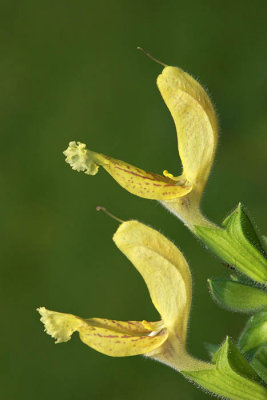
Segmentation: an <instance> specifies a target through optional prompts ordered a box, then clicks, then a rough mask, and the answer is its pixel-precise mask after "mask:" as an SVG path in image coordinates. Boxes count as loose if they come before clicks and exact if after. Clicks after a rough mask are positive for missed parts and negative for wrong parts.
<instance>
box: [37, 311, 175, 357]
mask: <svg viewBox="0 0 267 400" xmlns="http://www.w3.org/2000/svg"><path fill="white" fill-rule="evenodd" d="M38 311H39V313H40V314H41V321H42V322H43V324H44V325H45V331H46V332H47V333H48V334H49V335H51V336H52V337H53V338H55V339H57V340H56V343H61V342H67V341H68V340H70V338H71V335H72V334H73V332H75V331H78V332H79V335H80V339H81V340H82V342H84V343H85V344H87V345H88V346H90V347H92V348H93V349H95V350H97V351H99V352H100V353H103V354H106V355H108V356H112V357H124V356H133V355H138V354H145V353H148V352H150V351H153V350H155V349H156V348H158V347H159V346H161V345H162V343H164V342H165V340H166V339H167V337H168V334H167V330H166V329H165V328H164V327H163V324H162V322H161V321H159V322H146V321H143V322H139V321H126V322H122V321H113V320H108V319H102V318H91V319H82V318H80V317H76V316H75V315H72V314H63V313H59V312H56V311H49V310H47V309H46V308H44V307H41V308H39V309H38Z"/></svg>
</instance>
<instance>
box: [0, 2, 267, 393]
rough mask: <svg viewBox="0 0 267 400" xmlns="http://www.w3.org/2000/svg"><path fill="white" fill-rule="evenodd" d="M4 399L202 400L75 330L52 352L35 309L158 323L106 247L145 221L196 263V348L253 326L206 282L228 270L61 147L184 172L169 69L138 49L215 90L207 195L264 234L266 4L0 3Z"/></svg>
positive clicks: (154, 208)
mask: <svg viewBox="0 0 267 400" xmlns="http://www.w3.org/2000/svg"><path fill="white" fill-rule="evenodd" d="M0 10H1V13H0V19H1V24H0V31H1V35H0V43H1V59H0V72H1V96H0V101H1V107H0V113H1V132H2V139H3V140H2V142H1V159H2V168H1V174H0V183H1V189H2V191H1V193H2V194H1V227H2V235H1V245H2V249H1V258H2V262H1V279H0V285H1V297H2V298H1V321H2V327H1V347H0V356H1V376H2V379H1V391H0V398H1V400H2V399H3V400H14V399H15V400H17V399H27V400H33V399H39V400H44V399H48V398H49V399H57V400H72V399H75V400H86V399H105V398H108V399H112V400H115V399H116V400H117V399H118V400H120V399H127V400H136V399H141V400H143V399H154V400H156V399H162V398H163V397H164V398H166V399H168V400H171V399H179V400H186V399H190V400H194V399H204V398H207V395H206V394H204V393H203V392H200V391H199V390H198V389H196V387H195V386H193V385H191V384H190V383H188V382H187V381H185V379H184V378H183V377H182V376H181V375H179V374H177V373H176V372H175V371H174V370H171V369H170V368H167V367H165V366H163V365H160V364H158V363H155V362H152V361H150V360H148V359H144V358H142V357H129V358H118V359H113V358H109V357H106V356H104V355H102V354H100V353H97V352H95V351H93V350H91V349H90V348H89V347H86V346H85V345H84V344H83V343H81V342H80V340H79V339H78V336H77V335H74V337H73V339H72V340H71V341H70V342H69V343H67V344H61V345H58V346H55V345H54V342H53V340H52V339H51V337H49V336H47V335H46V334H44V332H43V326H42V324H41V323H40V322H39V315H38V314H37V312H36V311H35V309H36V307H39V306H46V307H47V308H48V309H52V310H58V311H62V312H70V313H74V314H77V315H80V316H82V317H107V318H115V319H121V320H128V319H132V320H134V319H136V320H140V319H141V320H142V319H147V320H153V319H157V318H158V316H157V313H156V311H155V309H154V308H153V306H152V304H151V302H150V299H149V296H148V293H147V289H146V287H145V284H144V282H143V281H142V278H141V277H140V276H139V275H138V274H137V272H136V271H135V269H134V268H133V267H132V266H131V264H130V263H129V262H128V261H127V259H126V258H125V257H124V256H123V255H122V254H121V253H120V252H119V251H118V249H117V248H116V247H115V246H114V244H113V242H112V239H111V238H112V234H113V233H114V231H115V230H116V228H117V223H116V222H115V221H114V220H112V219H110V218H108V217H107V216H105V215H104V214H102V213H97V212H96V211H95V207H96V206H97V205H103V206H105V207H107V208H108V209H109V210H110V211H111V212H113V213H114V214H116V215H117V216H118V217H120V218H122V219H125V220H126V219H130V218H137V219H139V220H141V221H143V222H145V223H147V224H150V225H152V226H153V227H155V228H156V229H159V230H160V231H161V232H163V233H164V234H166V235H167V236H168V237H169V238H170V239H171V240H173V241H174V242H175V243H176V244H178V245H179V247H180V249H181V250H182V251H183V252H184V254H185V256H186V258H187V259H188V261H189V263H190V266H191V269H192V274H193V280H194V287H193V289H194V297H193V306H192V314H191V323H190V329H189V338H188V348H189V350H190V352H191V353H192V354H194V355H195V356H197V357H201V358H203V359H208V356H207V354H206V352H205V350H204V346H203V343H204V342H205V341H207V342H212V343H221V342H222V341H223V339H224V337H225V336H226V334H229V335H230V336H232V337H233V338H237V337H238V335H239V334H240V332H241V329H242V327H243V325H244V323H245V320H246V317H245V316H242V315H238V314H231V313H229V312H227V311H224V310H222V309H220V308H219V307H217V306H216V305H215V304H214V303H213V302H212V300H211V298H210V296H209V293H208V290H207V278H208V277H216V276H223V275H224V274H225V271H224V267H223V266H222V264H221V263H220V261H219V260H217V259H216V258H215V257H214V256H212V255H211V254H209V253H208V252H207V251H205V249H204V248H203V246H202V245H201V244H200V243H199V242H198V241H197V240H196V239H195V238H194V237H193V236H192V235H191V234H190V233H189V231H188V230H187V229H186V228H185V227H184V226H183V225H182V223H181V222H180V221H178V220H177V219H175V217H173V216H172V215H171V214H169V213H168V212H167V211H166V210H165V209H163V208H162V207H161V206H160V205H159V204H158V203H157V202H155V201H148V200H143V199H141V198H137V197H134V196H132V195H131V194H129V193H127V192H126V191H124V190H123V189H122V188H121V187H119V185H117V184H116V182H115V181H113V179H111V178H110V176H108V174H107V173H106V172H105V171H103V170H101V171H100V173H99V174H98V175H97V176H96V177H88V176H86V175H84V174H82V173H80V174H78V173H77V172H74V171H72V170H71V169H70V168H69V166H67V165H66V164H65V162H64V157H63V155H62V151H63V150H64V149H65V148H66V147H67V145H68V142H69V141H70V140H80V141H83V142H85V143H87V145H88V147H89V148H91V149H93V150H95V151H99V152H103V153H106V154H109V155H111V156H113V157H115V158H119V159H123V160H125V161H128V162H130V163H132V164H134V165H137V166H139V167H141V168H144V169H147V170H150V171H154V172H157V173H161V172H162V171H163V169H167V170H169V171H171V172H173V173H174V174H176V173H177V172H178V167H179V160H178V156H177V139H176V133H175V129H174V125H173V121H172V119H171V116H170V114H169V112H168V110H167V108H166V106H165V105H164V103H163V101H162V99H161V97H160V94H159V92H158V90H157V88H156V84H155V80H156V77H157V75H158V74H159V73H160V71H161V67H160V66H159V65H157V64H155V63H153V62H152V61H151V60H149V59H148V58H146V57H145V56H144V55H143V54H141V53H139V52H138V51H136V46H138V45H139V46H143V47H144V48H145V49H147V50H149V51H150V52H151V53H152V54H153V55H154V56H155V57H157V58H159V59H160V60H162V61H163V62H165V63H167V64H170V65H179V66H180V67H182V68H183V69H185V70H186V71H188V72H190V73H191V74H193V75H194V76H195V77H198V78H199V80H200V81H201V82H202V83H203V84H204V85H205V86H207V87H208V89H209V92H210V94H211V96H212V98H213V99H214V101H215V104H216V107H217V110H218V114H219V119H220V128H221V134H220V141H219V147H218V152H217V158H216V162H215V165H214V168H213V171H212V176H211V178H210V180H209V184H208V187H207V189H206V193H205V198H204V201H203V209H204V211H205V213H206V214H207V215H208V216H209V217H210V218H211V219H213V220H214V221H215V222H217V223H219V222H221V221H222V219H223V217H224V216H225V215H226V214H227V213H228V212H229V211H230V210H231V209H233V208H234V207H235V206H236V204H237V203H238V201H240V200H241V201H242V202H243V203H244V204H245V205H246V206H247V207H248V209H249V211H250V214H251V215H252V217H253V218H254V220H255V221H257V223H258V226H259V228H260V230H261V232H265V233H266V232H267V221H266V218H265V217H266V196H267V188H266V146H267V114H266V101H267V73H266V71H267V52H266V39H267V24H266V13H267V2H266V1H257V0H256V1H254V2H251V1H246V0H242V1H241V0H236V1H228V0H226V1H214V0H213V1H212V0H208V1H205V0H203V1H201V2H200V1H198V0H188V1H186V2H185V1H180V0H178V1H169V0H165V1H159V0H154V1H152V0H150V1H149V0H142V1H140V0H136V1H129V0H128V1H127V0H118V1H107V0H106V1H101V0H100V1H97V2H96V1H89V0H87V1H82V0H76V1H67V0H65V1H33V0H32V1H1V2H0Z"/></svg>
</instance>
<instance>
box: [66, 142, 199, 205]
mask: <svg viewBox="0 0 267 400" xmlns="http://www.w3.org/2000/svg"><path fill="white" fill-rule="evenodd" d="M64 154H65V155H66V162H67V163H69V164H70V165H71V167H72V168H73V169H74V170H76V171H84V172H85V173H86V174H89V175H95V174H96V173H97V171H98V166H99V165H101V166H102V167H103V168H105V170H106V171H107V172H108V173H109V174H110V175H111V176H112V177H113V178H114V179H115V180H116V181H117V182H118V183H119V184H120V185H121V186H122V187H123V188H124V189H126V190H128V192H130V193H132V194H135V195H137V196H139V197H143V198H145V199H152V200H168V199H174V198H177V197H181V196H184V195H186V194H187V193H189V192H190V191H191V189H192V186H191V185H190V184H189V183H188V182H186V180H185V179H184V177H181V179H177V178H174V179H171V178H170V177H168V176H167V177H166V176H162V175H157V174H154V173H152V172H146V171H143V170H141V169H139V168H137V167H134V166H133V165H130V164H128V163H126V162H124V161H120V160H116V159H114V158H111V157H109V156H105V155H104V154H99V153H95V152H93V151H90V150H87V149H86V145H85V144H83V143H80V142H78V143H77V144H76V142H70V144H69V147H68V149H67V150H65V151H64ZM170 176H171V175H170Z"/></svg>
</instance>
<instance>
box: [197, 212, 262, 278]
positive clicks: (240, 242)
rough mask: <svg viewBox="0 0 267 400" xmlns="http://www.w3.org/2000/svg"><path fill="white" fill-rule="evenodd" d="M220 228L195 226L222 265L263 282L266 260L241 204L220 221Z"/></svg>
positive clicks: (199, 235) (200, 236)
mask: <svg viewBox="0 0 267 400" xmlns="http://www.w3.org/2000/svg"><path fill="white" fill-rule="evenodd" d="M223 227H224V229H221V228H209V227H204V226H195V231H196V234H197V235H198V237H199V238H200V239H201V240H202V241H203V242H204V243H205V244H206V245H207V246H208V247H209V248H210V249H211V250H212V251H213V252H214V253H215V254H217V255H218V256H219V257H220V258H222V259H223V260H224V261H225V262H226V263H228V264H230V265H231V266H233V267H234V268H236V269H237V270H238V271H239V272H241V273H243V274H245V275H247V276H248V277H249V278H250V279H252V280H254V281H257V282H261V283H266V282H267V259H266V258H265V256H264V255H265V253H264V251H263V248H262V246H261V244H260V241H259V239H258V237H257V234H256V232H255V230H254V229H253V226H252V224H251V222H250V221H249V219H248V217H247V215H246V214H245V212H244V210H243V207H242V206H241V204H239V205H238V207H237V208H236V210H235V211H233V212H232V214H230V215H229V216H228V217H227V218H226V219H225V220H224V222H223Z"/></svg>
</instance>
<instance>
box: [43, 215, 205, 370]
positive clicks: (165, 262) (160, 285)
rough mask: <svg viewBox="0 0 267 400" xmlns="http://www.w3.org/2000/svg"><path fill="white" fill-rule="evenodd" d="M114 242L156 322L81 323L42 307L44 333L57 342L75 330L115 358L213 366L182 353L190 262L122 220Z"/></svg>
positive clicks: (179, 365)
mask: <svg viewBox="0 0 267 400" xmlns="http://www.w3.org/2000/svg"><path fill="white" fill-rule="evenodd" d="M113 240H114V242H115V244H116V245H117V247H118V248H119V249H120V250H121V251H122V253H124V254H125V256H126V257H127V258H128V259H129V260H130V261H131V262H132V263H133V265H134V266H135V268H136V269H137V270H138V271H139V273H140V274H141V275H142V277H143V279H144V281H145V283H146V285H147V287H148V290H149V294H150V297H151V300H152V302H153V304H154V306H155V307H156V309H157V311H158V312H159V314H160V320H159V321H156V322H147V321H145V320H143V321H126V322H125V321H115V320H108V319H102V318H89V319H83V318H80V317H77V316H75V315H72V314H64V313H60V312H56V311H49V310H47V309H46V308H44V307H41V308H39V309H38V311H39V313H40V314H41V321H42V322H43V323H44V325H45V330H46V332H47V333H48V334H49V335H51V336H52V337H54V338H55V339H56V343H61V342H67V341H68V340H70V338H71V335H72V334H73V333H74V332H75V331H78V332H79V335H80V338H81V340H82V341H83V342H84V343H85V344H87V345H88V346H90V347H92V348H93V349H95V350H97V351H99V352H101V353H104V354H106V355H109V356H113V357H123V356H133V355H138V354H143V355H146V356H148V357H152V358H154V359H157V360H159V361H161V362H163V363H166V364H168V365H170V366H171V367H173V368H175V369H177V370H184V371H186V370H198V369H203V368H206V369H207V368H213V367H212V365H210V364H207V363H204V362H202V361H200V360H197V359H195V358H193V357H192V356H191V355H189V354H188V353H187V351H186V336H187V325H188V318H189V313H190V305H191V297H192V293H191V291H192V288H191V286H192V285H191V274H190V270H189V267H188V264H187V262H186V260H185V258H184V257H183V255H182V253H181V252H180V251H179V249H178V248H177V247H176V246H175V245H174V244H173V243H172V242H170V241H169V240H168V239H167V238H166V237H164V236H163V235H162V234H160V233H159V232H157V231H156V230H154V229H152V228H150V227H148V226H146V225H144V224H142V223H140V222H138V221H127V222H123V223H122V224H121V225H120V226H119V228H118V230H117V232H116V233H115V235H114V237H113Z"/></svg>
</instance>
